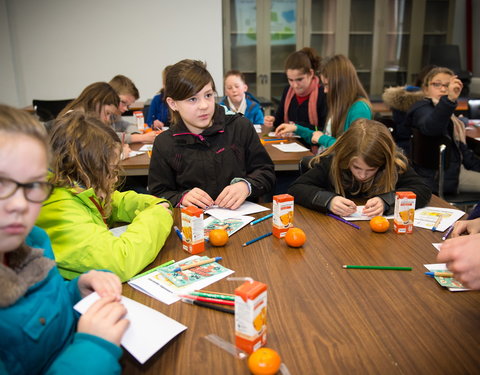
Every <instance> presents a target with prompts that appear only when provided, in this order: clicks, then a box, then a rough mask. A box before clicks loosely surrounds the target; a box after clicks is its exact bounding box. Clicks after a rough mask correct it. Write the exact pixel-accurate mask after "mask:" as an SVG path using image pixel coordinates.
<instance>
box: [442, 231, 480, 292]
mask: <svg viewBox="0 0 480 375" xmlns="http://www.w3.org/2000/svg"><path fill="white" fill-rule="evenodd" d="M479 248H480V234H473V235H470V236H462V237H457V238H451V239H449V240H446V241H445V242H444V243H443V244H442V247H441V249H440V252H439V253H438V256H437V261H438V262H439V263H446V264H447V268H448V269H449V270H450V271H452V272H453V277H454V278H455V279H457V280H458V281H460V282H461V283H462V284H463V285H464V286H466V287H467V288H471V289H480V251H479Z"/></svg>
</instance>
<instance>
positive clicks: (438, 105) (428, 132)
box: [405, 67, 480, 194]
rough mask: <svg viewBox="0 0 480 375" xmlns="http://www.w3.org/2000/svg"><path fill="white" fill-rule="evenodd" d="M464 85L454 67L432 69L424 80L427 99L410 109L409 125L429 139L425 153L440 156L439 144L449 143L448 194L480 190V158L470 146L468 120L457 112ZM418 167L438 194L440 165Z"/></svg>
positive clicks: (407, 123)
mask: <svg viewBox="0 0 480 375" xmlns="http://www.w3.org/2000/svg"><path fill="white" fill-rule="evenodd" d="M462 87H463V84H462V81H460V80H459V79H458V78H457V76H455V75H454V73H453V72H452V71H451V70H450V69H448V68H444V67H436V68H433V69H431V70H430V71H429V72H428V73H427V74H426V76H425V79H424V81H423V91H424V93H425V98H424V99H423V100H421V101H419V102H416V103H415V104H414V105H413V106H412V107H411V108H410V110H409V112H408V114H407V118H406V120H405V125H406V126H409V127H411V128H416V129H418V130H419V134H420V135H421V136H423V137H424V138H425V140H426V141H425V142H423V143H426V144H427V146H426V147H425V150H423V152H425V153H432V154H435V155H436V154H438V153H439V151H438V146H439V143H443V144H445V145H446V147H447V148H446V152H447V155H449V156H450V157H449V159H450V160H449V164H448V166H447V168H446V169H445V180H444V193H445V194H456V193H457V192H458V191H460V192H462V191H468V192H480V173H478V172H480V158H479V157H478V156H476V155H475V153H474V152H473V151H472V150H470V149H469V148H468V146H467V144H466V135H465V126H464V123H463V122H462V121H461V120H460V119H459V118H458V117H456V116H455V115H454V111H455V108H456V107H457V99H458V97H459V95H460V92H461V91H462ZM413 142H415V139H413ZM414 168H415V170H416V171H417V173H418V174H419V175H420V176H422V177H423V178H424V179H425V181H426V182H427V183H428V184H429V186H430V188H431V189H432V191H433V192H434V193H435V194H438V185H439V181H438V168H426V167H423V166H419V165H414Z"/></svg>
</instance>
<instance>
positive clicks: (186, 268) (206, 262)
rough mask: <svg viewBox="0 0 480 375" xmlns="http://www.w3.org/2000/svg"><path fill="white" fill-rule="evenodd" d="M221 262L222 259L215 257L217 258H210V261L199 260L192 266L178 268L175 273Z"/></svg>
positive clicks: (191, 264)
mask: <svg viewBox="0 0 480 375" xmlns="http://www.w3.org/2000/svg"><path fill="white" fill-rule="evenodd" d="M219 260H222V257H215V258H208V259H203V260H199V261H198V262H193V263H190V264H185V265H183V266H180V267H177V268H175V269H174V270H173V272H180V271H185V270H188V269H190V268H193V267H198V266H203V265H204V264H208V263H213V262H218V261H219Z"/></svg>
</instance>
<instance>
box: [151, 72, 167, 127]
mask: <svg viewBox="0 0 480 375" xmlns="http://www.w3.org/2000/svg"><path fill="white" fill-rule="evenodd" d="M170 68H171V65H167V66H166V67H165V68H164V69H163V71H162V81H163V82H162V83H163V85H165V81H166V77H167V73H168V70H169V69H170ZM164 91H165V90H164V88H163V87H162V88H161V89H160V91H159V93H158V94H157V95H155V96H154V97H153V99H152V102H151V103H150V107H149V108H148V115H147V118H146V120H145V122H146V123H147V125H148V126H150V127H151V128H152V129H163V127H164V126H166V127H168V126H170V115H169V113H168V105H167V103H165V92H164Z"/></svg>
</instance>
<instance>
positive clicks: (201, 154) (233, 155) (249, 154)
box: [148, 60, 275, 209]
mask: <svg viewBox="0 0 480 375" xmlns="http://www.w3.org/2000/svg"><path fill="white" fill-rule="evenodd" d="M165 96H166V101H167V103H168V105H169V107H170V110H171V112H172V123H173V124H172V126H171V127H170V129H169V130H167V131H165V132H163V133H161V134H160V135H159V136H158V137H157V138H156V139H155V142H154V144H153V153H152V158H151V161H150V170H149V174H148V187H149V190H150V192H151V193H152V194H154V195H156V196H160V197H164V198H166V199H169V200H170V201H171V202H172V203H173V204H174V205H180V204H182V205H184V206H191V205H195V206H197V207H200V208H206V207H208V206H211V205H213V204H216V205H218V206H220V207H225V208H230V209H236V208H238V207H239V206H240V205H241V204H242V203H243V202H244V201H245V199H247V198H249V199H257V198H259V197H261V196H263V195H264V194H266V193H268V192H270V191H271V190H272V188H273V186H274V184H275V172H274V167H273V163H272V160H271V159H270V156H269V155H268V153H267V152H266V151H265V148H264V147H263V146H262V144H261V143H260V139H259V137H258V135H257V133H256V132H255V129H254V127H253V126H251V125H250V121H249V120H247V119H246V118H245V117H243V116H241V115H238V114H235V115H230V114H225V109H224V107H222V106H220V105H217V104H215V84H214V82H213V78H212V76H211V75H210V73H209V72H208V70H207V69H206V67H205V64H203V63H202V62H201V61H194V60H182V61H180V62H178V63H176V64H175V65H173V66H172V67H171V68H170V70H169V71H168V74H167V79H166V84H165Z"/></svg>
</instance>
